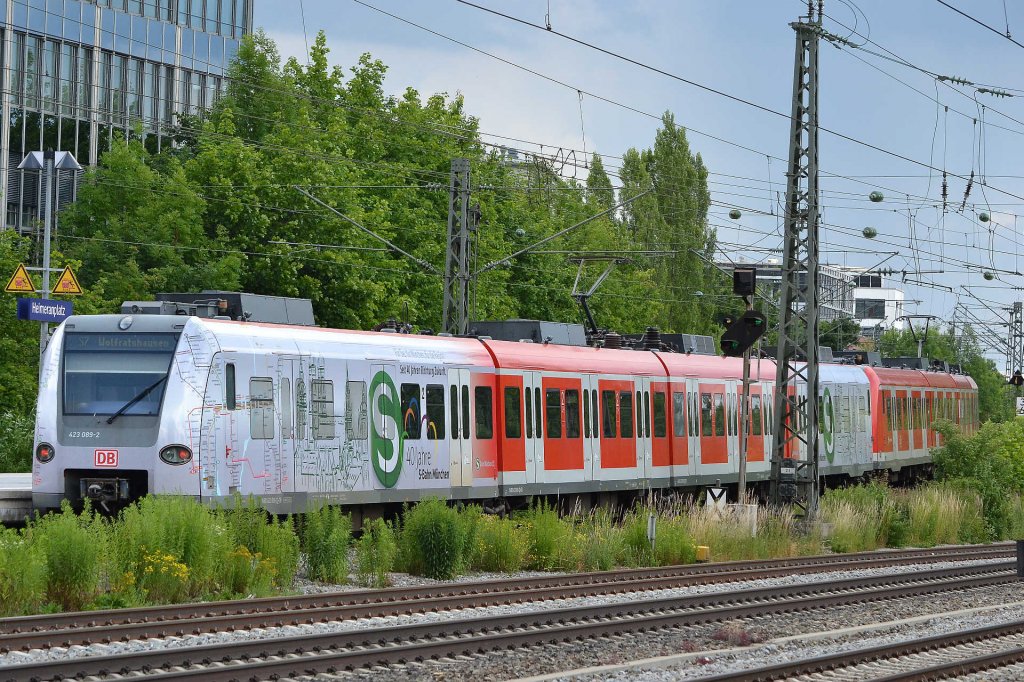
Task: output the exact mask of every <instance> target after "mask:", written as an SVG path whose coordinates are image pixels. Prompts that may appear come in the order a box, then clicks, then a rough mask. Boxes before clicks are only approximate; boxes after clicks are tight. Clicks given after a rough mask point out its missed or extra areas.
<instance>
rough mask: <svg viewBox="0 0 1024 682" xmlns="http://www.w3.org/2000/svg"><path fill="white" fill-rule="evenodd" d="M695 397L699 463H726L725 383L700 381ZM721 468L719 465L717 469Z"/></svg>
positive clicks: (727, 450)
mask: <svg viewBox="0 0 1024 682" xmlns="http://www.w3.org/2000/svg"><path fill="white" fill-rule="evenodd" d="M697 397H698V404H699V408H700V463H701V464H702V465H704V466H708V465H716V464H718V465H728V464H729V444H728V438H727V436H726V435H725V433H726V431H725V423H726V408H725V384H710V383H701V384H699V385H698V396H697ZM722 470H723V469H722V468H721V467H719V468H718V470H717V471H718V472H721V471H722Z"/></svg>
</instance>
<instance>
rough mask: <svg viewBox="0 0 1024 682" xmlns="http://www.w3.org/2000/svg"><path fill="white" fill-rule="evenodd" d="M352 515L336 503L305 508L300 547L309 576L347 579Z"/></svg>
mask: <svg viewBox="0 0 1024 682" xmlns="http://www.w3.org/2000/svg"><path fill="white" fill-rule="evenodd" d="M351 539H352V517H351V516H349V515H348V514H342V513H341V510H340V509H339V508H338V507H331V506H328V505H326V504H325V505H321V506H320V507H318V508H317V509H314V510H313V511H311V512H307V513H306V516H305V518H304V519H303V524H302V547H303V549H304V550H305V552H306V569H307V573H308V574H309V578H310V580H321V581H323V582H329V583H343V582H345V581H346V580H347V579H348V547H349V542H350V541H351Z"/></svg>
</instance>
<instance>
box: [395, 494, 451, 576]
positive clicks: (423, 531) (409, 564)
mask: <svg viewBox="0 0 1024 682" xmlns="http://www.w3.org/2000/svg"><path fill="white" fill-rule="evenodd" d="M466 532H467V525H466V523H465V522H464V521H463V520H461V519H460V518H459V513H458V512H457V511H455V510H454V509H451V508H449V507H448V505H447V504H445V502H444V501H443V500H440V499H438V498H430V499H427V500H424V501H422V502H420V503H419V504H417V505H416V506H414V507H411V508H407V509H406V511H405V515H404V517H403V520H402V533H401V540H400V547H401V550H400V551H401V557H402V565H403V566H404V567H405V570H407V571H408V572H409V573H412V574H413V575H422V576H426V577H428V578H434V579H437V580H448V579H451V578H454V577H455V576H456V575H458V573H459V571H460V570H461V569H462V567H464V566H465V565H466V564H467V561H466V550H467V547H466Z"/></svg>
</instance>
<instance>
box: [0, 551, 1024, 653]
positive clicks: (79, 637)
mask: <svg viewBox="0 0 1024 682" xmlns="http://www.w3.org/2000/svg"><path fill="white" fill-rule="evenodd" d="M1013 555H1014V546H1013V545H1012V544H1009V543H1005V544H999V545H979V546H969V547H952V548H939V549H929V550H908V551H901V552H893V551H885V552H865V553H860V554H848V555H821V556H814V557H802V558H798V559H784V560H773V561H745V562H732V563H726V564H697V565H687V566H670V567H664V568H650V569H628V570H621V571H608V572H602V573H584V574H576V575H562V576H543V577H534V578H521V579H512V580H497V581H483V582H474V583H461V584H450V585H438V586H433V587H426V588H424V587H416V588H392V589H385V590H373V591H370V590H361V591H354V592H340V593H329V594H319V595H304V596H297V597H281V598H269V599H250V600H239V601H228V602H212V603H205V604H185V605H171V606H162V607H149V608H141V609H120V610H110V611H93V612H79V613H65V614H48V615H42V616H27V617H22V618H7V619H0V653H6V652H9V651H18V650H29V649H38V648H49V647H54V646H62V647H68V646H74V645H87V644H93V643H100V644H109V643H111V642H117V641H128V640H131V639H148V638H155V637H167V636H184V635H190V634H201V633H208V632H216V631H218V630H222V629H251V628H267V627H282V626H287V625H299V624H312V623H318V622H330V621H341V620H352V619H357V618H372V617H382V616H395V615H402V614H412V613H425V612H430V611H445V610H454V609H462V608H469V607H480V606H494V605H502V604H512V603H523V602H528V601H529V602H535V601H545V600H551V599H568V598H575V597H587V596H596V595H605V594H616V593H623V592H642V591H650V590H657V589H665V588H674V587H685V586H690V585H702V584H710V583H721V582H734V581H735V582H739V581H744V580H755V579H762V578H776V577H783V576H787V575H793V574H796V573H800V574H806V573H811V572H824V571H835V570H855V569H864V568H877V567H885V566H896V565H900V564H922V563H935V562H942V561H979V560H985V559H998V558H1009V557H1011V556H1013Z"/></svg>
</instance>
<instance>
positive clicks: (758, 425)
mask: <svg viewBox="0 0 1024 682" xmlns="http://www.w3.org/2000/svg"><path fill="white" fill-rule="evenodd" d="M741 386H742V385H741ZM739 399H740V401H741V402H740V403H739V405H740V407H741V408H742V406H743V403H742V400H743V396H742V388H741V395H740V398H739ZM763 410H764V407H763V404H762V401H761V387H760V386H759V385H757V384H755V383H751V384H750V396H749V398H748V399H747V464H750V463H751V462H763V461H764V437H765V433H764V415H763ZM740 426H741V427H742V422H741V423H740ZM741 437H742V435H741ZM747 471H748V473H749V471H750V469H749V468H748V469H747Z"/></svg>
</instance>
